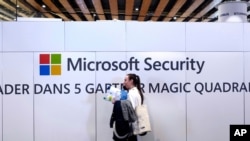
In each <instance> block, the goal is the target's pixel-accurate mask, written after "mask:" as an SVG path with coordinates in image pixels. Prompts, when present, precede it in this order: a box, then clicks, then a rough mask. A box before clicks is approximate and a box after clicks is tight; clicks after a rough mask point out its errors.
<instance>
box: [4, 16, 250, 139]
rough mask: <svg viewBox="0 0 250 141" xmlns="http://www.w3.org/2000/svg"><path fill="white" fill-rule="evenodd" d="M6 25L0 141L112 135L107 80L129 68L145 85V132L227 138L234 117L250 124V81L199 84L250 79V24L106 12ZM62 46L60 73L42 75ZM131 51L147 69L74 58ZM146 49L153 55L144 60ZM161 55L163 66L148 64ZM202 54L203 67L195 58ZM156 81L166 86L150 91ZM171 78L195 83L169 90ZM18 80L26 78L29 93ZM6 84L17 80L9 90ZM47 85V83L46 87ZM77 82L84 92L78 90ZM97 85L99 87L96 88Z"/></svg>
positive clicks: (119, 57) (124, 57) (124, 56)
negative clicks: (45, 60)
mask: <svg viewBox="0 0 250 141" xmlns="http://www.w3.org/2000/svg"><path fill="white" fill-rule="evenodd" d="M0 26H1V28H0V51H1V53H0V55H1V57H0V72H1V73H0V77H1V79H0V80H1V81H0V84H1V89H2V92H1V95H0V125H1V128H0V141H20V140H25V141H44V140H46V141H57V140H58V141H59V140H60V141H72V140H74V141H82V140H84V141H107V140H111V139H112V129H111V128H110V127H109V120H110V116H111V112H112V104H111V103H109V102H106V101H104V100H103V94H104V93H105V90H104V89H105V85H106V84H110V83H122V82H123V79H124V76H125V75H126V73H130V72H133V73H137V74H138V75H139V76H141V80H142V82H143V83H144V84H145V87H144V90H145V98H146V100H145V102H146V103H147V105H148V107H149V112H150V119H151V125H152V130H153V131H152V132H150V133H149V134H148V135H147V136H144V137H142V140H143V141H166V140H168V141H186V140H188V141H200V140H203V141H211V140H220V141H228V140H229V126H230V124H250V120H249V119H250V109H249V107H250V95H249V93H250V92H249V91H250V90H249V89H248V91H241V92H235V91H233V90H232V89H231V90H230V91H229V92H220V91H219V90H218V89H217V90H215V91H212V92H205V91H203V94H200V93H199V92H197V91H195V86H196V84H197V83H200V84H205V83H207V84H208V89H209V86H210V85H209V84H211V83H212V84H213V85H215V84H216V83H220V84H222V83H223V82H227V83H237V84H242V83H245V84H246V86H247V88H248V87H249V82H250V79H249V78H250V71H249V70H250V65H249V64H250V63H249V60H250V54H249V51H250V43H249V41H248V39H249V37H250V24H247V23H163V22H159V23H158V22H113V21H108V22H2V23H0ZM55 53H57V54H61V67H62V68H61V75H59V76H52V75H51V76H40V74H39V55H40V54H55ZM132 57H134V59H137V60H138V62H139V63H138V69H139V70H136V69H135V66H133V67H134V68H132V70H130V69H127V70H120V69H118V70H115V71H112V70H109V71H105V70H103V69H99V70H96V71H90V70H87V71H82V70H79V68H77V69H76V70H75V71H73V70H72V67H71V70H70V71H69V70H68V67H69V60H71V61H72V62H74V63H75V65H76V62H77V61H79V60H80V61H82V62H81V63H79V64H78V65H76V66H80V64H81V65H84V62H85V63H88V62H90V61H94V62H98V61H102V62H106V63H107V62H114V61H117V62H118V63H119V62H128V61H129V60H130V59H131V58H132ZM84 58H85V59H84ZM146 58H151V60H148V62H147V63H146V62H145V59H146ZM187 58H188V59H187ZM191 59H193V60H194V64H193V65H194V66H192V65H191V63H190V60H191ZM166 61H172V62H174V63H175V62H179V64H180V62H181V61H188V63H186V64H185V65H184V66H183V69H182V70H180V68H179V70H175V71H174V70H164V69H163V68H162V67H160V65H159V66H158V64H163V63H164V62H166ZM154 62H155V63H156V66H155V68H156V69H160V70H153V69H151V70H149V71H147V70H144V69H145V68H149V67H150V66H151V65H153V63H154ZM202 62H204V65H203V67H202V69H201V70H200V72H199V73H197V72H198V66H197V63H202ZM186 65H189V66H188V68H186V67H187V66H186ZM90 66H91V67H93V64H92V65H90ZM166 66H167V67H168V63H166ZM105 67H107V64H106V65H105ZM192 69H195V70H192ZM157 83H158V84H159V85H160V86H161V87H159V89H160V91H159V92H152V88H150V86H156V84H157ZM173 83H178V84H179V85H181V84H185V83H189V84H190V85H189V84H188V85H187V87H186V88H187V89H188V90H190V92H185V91H184V90H180V89H179V90H178V91H177V92H173V91H172V92H167V90H166V85H168V86H169V85H170V84H173ZM15 84H16V85H15ZM18 84H20V86H23V87H28V93H27V91H24V92H22V89H18V88H19V86H18ZM164 84H165V85H164ZM6 85H8V86H9V85H11V86H16V87H17V88H16V89H13V92H12V93H11V94H6V93H5V92H4V91H5V86H6ZM53 85H56V86H62V87H63V91H62V93H60V92H58V91H56V90H55V91H56V92H53V88H52V86H53ZM87 85H88V86H89V87H86V86H87ZM39 86H43V89H42V92H41V93H40V92H38V91H39V88H41V87H39ZM46 86H47V87H46ZM49 86H50V87H49ZM164 86H165V87H164ZM200 86H201V85H199V87H200ZM65 87H66V88H65ZM78 87H79V88H80V90H81V92H80V93H79V94H76V92H77V91H78V90H79V89H78ZM199 87H197V88H199ZM20 88H21V87H20ZM49 88H52V89H51V90H50V89H49ZM86 88H87V89H86ZM92 88H97V89H95V91H93V92H91V90H92ZM169 89H170V88H169ZM14 90H16V92H15V91H14ZM149 90H151V91H149ZM161 90H162V92H161ZM7 91H11V89H10V88H9V87H8V88H7ZM49 91H50V92H49ZM19 92H20V93H21V94H18V93H19ZM43 93H44V94H43ZM51 93H52V94H51Z"/></svg>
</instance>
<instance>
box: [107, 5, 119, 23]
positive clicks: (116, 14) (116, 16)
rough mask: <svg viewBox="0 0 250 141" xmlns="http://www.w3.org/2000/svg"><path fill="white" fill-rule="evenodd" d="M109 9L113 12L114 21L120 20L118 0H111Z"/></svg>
mask: <svg viewBox="0 0 250 141" xmlns="http://www.w3.org/2000/svg"><path fill="white" fill-rule="evenodd" d="M109 7H110V11H111V16H112V19H117V20H118V19H119V16H118V2H117V0H109Z"/></svg>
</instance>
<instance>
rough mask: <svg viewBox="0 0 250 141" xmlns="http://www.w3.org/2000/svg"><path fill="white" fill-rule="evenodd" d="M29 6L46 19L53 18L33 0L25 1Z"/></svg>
mask: <svg viewBox="0 0 250 141" xmlns="http://www.w3.org/2000/svg"><path fill="white" fill-rule="evenodd" d="M26 2H28V3H29V4H30V5H31V6H33V7H34V8H35V9H36V10H37V11H39V12H41V13H42V14H43V15H44V16H45V17H47V18H54V16H52V15H51V14H50V13H48V12H47V11H46V10H45V9H44V8H42V6H41V5H39V4H38V3H37V2H36V1H35V0H26Z"/></svg>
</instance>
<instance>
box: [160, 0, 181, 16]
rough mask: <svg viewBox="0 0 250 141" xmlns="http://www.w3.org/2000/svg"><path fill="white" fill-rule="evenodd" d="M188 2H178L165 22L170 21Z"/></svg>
mask: <svg viewBox="0 0 250 141" xmlns="http://www.w3.org/2000/svg"><path fill="white" fill-rule="evenodd" d="M185 2H186V0H178V1H177V2H176V3H175V5H174V7H173V8H172V9H171V11H170V12H169V13H168V14H167V15H166V17H165V18H164V21H170V20H171V19H172V18H173V17H174V16H175V15H176V13H177V12H178V11H179V10H180V8H181V7H182V6H183V5H184V4H185Z"/></svg>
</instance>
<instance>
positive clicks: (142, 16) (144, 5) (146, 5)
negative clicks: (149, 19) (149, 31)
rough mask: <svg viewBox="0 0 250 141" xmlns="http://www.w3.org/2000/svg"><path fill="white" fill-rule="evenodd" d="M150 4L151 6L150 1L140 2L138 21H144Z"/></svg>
mask: <svg viewBox="0 0 250 141" xmlns="http://www.w3.org/2000/svg"><path fill="white" fill-rule="evenodd" d="M150 4H151V0H143V1H142V6H141V10H140V13H139V18H138V21H144V19H145V17H146V16H147V14H148V9H149V7H150Z"/></svg>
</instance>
